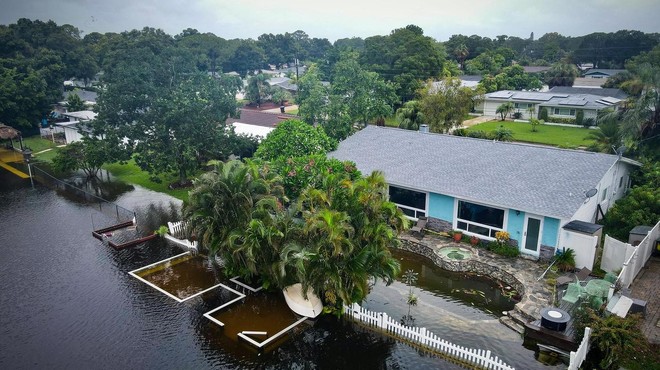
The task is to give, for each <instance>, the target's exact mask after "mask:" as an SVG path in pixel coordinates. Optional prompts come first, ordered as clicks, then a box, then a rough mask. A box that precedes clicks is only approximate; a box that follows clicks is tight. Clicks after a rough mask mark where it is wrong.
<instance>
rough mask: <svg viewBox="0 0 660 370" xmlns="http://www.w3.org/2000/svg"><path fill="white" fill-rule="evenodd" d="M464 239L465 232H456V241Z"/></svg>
mask: <svg viewBox="0 0 660 370" xmlns="http://www.w3.org/2000/svg"><path fill="white" fill-rule="evenodd" d="M461 239H463V233H454V241H455V242H460V241H461Z"/></svg>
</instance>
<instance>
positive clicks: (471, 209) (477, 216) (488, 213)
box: [458, 200, 504, 229]
mask: <svg viewBox="0 0 660 370" xmlns="http://www.w3.org/2000/svg"><path fill="white" fill-rule="evenodd" d="M458 218H460V219H463V220H467V221H472V222H477V223H480V224H483V225H488V226H493V227H497V228H500V229H502V228H503V227H504V210H503V209H497V208H492V207H487V206H482V205H480V204H474V203H470V202H465V201H462V200H461V201H459V202H458Z"/></svg>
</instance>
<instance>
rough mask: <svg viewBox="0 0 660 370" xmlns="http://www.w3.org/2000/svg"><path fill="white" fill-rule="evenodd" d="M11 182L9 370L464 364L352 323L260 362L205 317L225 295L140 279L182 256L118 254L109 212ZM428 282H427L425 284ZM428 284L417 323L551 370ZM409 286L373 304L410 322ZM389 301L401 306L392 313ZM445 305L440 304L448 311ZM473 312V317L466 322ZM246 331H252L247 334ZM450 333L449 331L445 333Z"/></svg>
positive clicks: (6, 298) (307, 329)
mask: <svg viewBox="0 0 660 370" xmlns="http://www.w3.org/2000/svg"><path fill="white" fill-rule="evenodd" d="M29 184H30V183H29V181H24V180H18V179H17V178H14V177H13V176H12V175H8V174H7V173H6V172H0V253H1V257H0V281H2V294H0V348H1V350H0V368H3V369H34V368H49V369H50V368H53V369H60V368H66V369H79V368H93V369H106V368H107V369H126V368H131V369H134V368H139V369H150V368H163V369H206V368H216V369H217V368H221V369H236V368H243V369H253V368H262V369H310V368H311V369H353V368H359V369H427V368H429V369H433V368H437V369H452V368H458V367H457V366H456V365H454V364H452V363H450V362H448V361H446V360H443V359H442V358H439V357H436V356H433V355H430V354H428V353H426V352H422V351H419V350H418V349H416V348H414V347H411V346H409V345H407V344H404V343H402V342H399V341H396V340H394V339H392V338H389V337H386V336H382V335H380V334H377V333H374V332H372V331H370V330H368V329H364V328H361V327H360V326H358V325H355V324H353V323H350V322H346V321H341V320H336V319H334V318H333V317H327V316H324V317H321V318H319V319H318V320H316V322H314V323H312V324H313V325H307V326H302V327H299V328H301V329H300V330H294V331H293V333H292V335H291V337H290V339H289V340H287V341H285V342H283V343H282V345H281V346H280V347H278V348H276V349H274V350H273V351H271V352H268V353H264V354H262V355H257V354H255V353H254V351H252V350H250V349H249V348H247V347H246V346H245V345H244V344H241V343H238V342H236V341H233V340H231V339H230V338H229V337H227V336H226V335H224V334H223V332H222V328H220V327H219V326H218V325H216V324H215V323H213V322H211V321H210V320H208V319H206V318H205V317H203V314H204V313H205V312H208V311H210V310H212V309H214V308H216V307H218V306H220V305H221V304H223V303H224V302H227V301H228V300H229V299H232V296H231V295H228V294H227V293H226V292H227V291H226V290H224V289H215V290H212V291H210V292H208V293H205V294H202V295H200V296H198V297H195V298H192V299H190V300H189V301H186V302H183V303H179V302H176V301H175V300H173V299H171V298H170V297H168V296H166V295H164V294H163V293H161V292H159V291H157V290H156V289H153V288H152V287H150V286H148V285H147V284H144V283H143V282H141V281H139V280H138V279H136V278H134V277H132V276H130V275H129V274H128V272H129V271H132V270H135V269H138V268H140V267H143V266H146V265H149V264H152V263H155V262H158V261H160V260H163V259H166V258H169V257H172V256H175V255H177V254H180V253H181V252H182V251H181V250H180V249H179V248H178V247H176V246H171V245H167V244H165V243H164V242H163V241H162V240H160V239H154V240H152V241H149V242H147V243H145V244H143V245H140V246H137V247H133V248H128V249H125V250H120V251H116V250H114V249H112V248H109V247H107V246H104V245H103V244H102V243H101V242H100V241H98V240H96V239H94V238H93V237H92V235H91V231H92V229H93V228H94V227H96V226H98V224H102V223H103V224H107V222H108V220H107V216H105V215H104V214H102V213H100V212H99V211H98V209H97V208H94V207H92V206H89V205H85V204H81V203H78V202H76V201H74V200H72V199H69V198H67V197H65V196H63V195H62V194H59V193H58V192H55V191H52V190H50V189H48V188H45V187H42V186H40V185H39V184H37V186H36V188H35V189H32V188H30V185H29ZM115 199H116V202H118V203H119V204H121V205H122V206H124V207H126V208H130V209H135V208H138V207H146V205H147V204H149V203H150V202H151V201H157V202H160V203H161V204H162V205H163V209H164V210H161V211H163V213H164V214H165V215H164V217H161V218H160V219H159V218H158V217H155V216H154V214H156V213H157V212H156V211H158V209H156V208H153V207H152V208H151V209H149V210H146V211H143V212H138V214H139V215H143V216H139V219H140V217H142V218H147V219H149V218H151V219H152V220H151V224H150V225H149V226H147V225H146V224H145V223H142V226H141V227H143V228H144V227H154V228H155V227H157V226H158V225H159V224H163V223H164V219H168V217H167V212H170V215H171V214H172V213H171V210H169V211H168V206H167V202H169V200H170V199H168V197H166V196H164V195H162V194H157V193H153V192H150V191H148V190H145V189H142V188H139V187H135V188H134V189H132V190H127V191H126V192H125V193H123V194H120V195H117V197H116V198H115ZM422 276H423V275H422ZM424 281H426V280H423V279H420V281H419V284H418V286H416V288H415V294H417V295H418V296H419V302H420V303H419V304H418V305H417V306H415V307H413V308H412V310H411V314H412V316H414V317H415V319H416V320H417V323H416V325H420V326H427V327H428V328H429V329H430V330H432V331H434V332H435V333H436V334H438V335H440V336H441V337H443V338H446V339H449V340H450V341H453V342H456V343H458V344H462V345H467V346H471V347H477V348H484V349H490V350H491V351H492V352H493V353H495V354H497V355H499V356H500V357H502V358H504V360H505V361H507V362H508V363H509V364H510V365H513V366H515V367H516V368H518V369H534V368H548V367H546V366H543V365H541V364H540V363H538V362H537V361H536V360H535V359H534V352H533V351H528V350H526V349H525V348H523V347H522V340H521V339H520V337H519V336H518V335H517V334H515V333H514V332H512V331H510V330H509V329H506V328H505V327H504V326H502V325H501V324H499V322H497V320H496V319H495V316H496V315H491V314H489V313H487V312H485V311H483V310H482V309H480V308H479V307H477V308H474V307H472V306H471V305H469V306H467V305H466V304H465V302H464V301H461V299H458V300H452V299H448V298H446V297H443V294H440V293H439V292H437V291H434V289H433V288H428V289H429V290H427V288H426V287H425V285H424V284H425V283H423V282H424ZM407 289H408V287H407V286H406V285H405V284H403V283H401V282H396V283H395V284H393V285H392V286H390V287H385V286H383V284H380V283H379V284H376V286H375V287H374V291H373V292H372V294H371V295H370V296H369V302H367V305H368V306H369V307H370V308H372V309H379V310H380V309H382V310H385V311H388V313H390V315H391V316H393V317H396V315H403V314H404V311H406V312H407V305H406V304H405V301H404V302H403V303H401V302H399V301H398V300H400V299H401V297H402V296H405V293H406V292H407ZM387 302H389V303H387ZM436 305H437V306H436ZM464 314H465V316H464ZM245 330H249V328H246V329H245ZM445 330H446V331H445Z"/></svg>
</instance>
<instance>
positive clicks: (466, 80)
mask: <svg viewBox="0 0 660 370" xmlns="http://www.w3.org/2000/svg"><path fill="white" fill-rule="evenodd" d="M458 78H460V80H461V87H469V88H471V89H476V88H477V85H479V82H481V79H482V76H479V75H462V76H458ZM443 83H444V82H443V81H433V82H432V85H433V89H435V90H436V91H437V90H438V89H439V88H440V86H441V85H442V84H443Z"/></svg>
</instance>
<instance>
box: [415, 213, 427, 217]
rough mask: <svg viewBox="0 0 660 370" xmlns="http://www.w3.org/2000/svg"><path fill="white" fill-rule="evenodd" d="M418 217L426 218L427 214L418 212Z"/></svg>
mask: <svg viewBox="0 0 660 370" xmlns="http://www.w3.org/2000/svg"><path fill="white" fill-rule="evenodd" d="M417 217H426V213H424V212H417Z"/></svg>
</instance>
